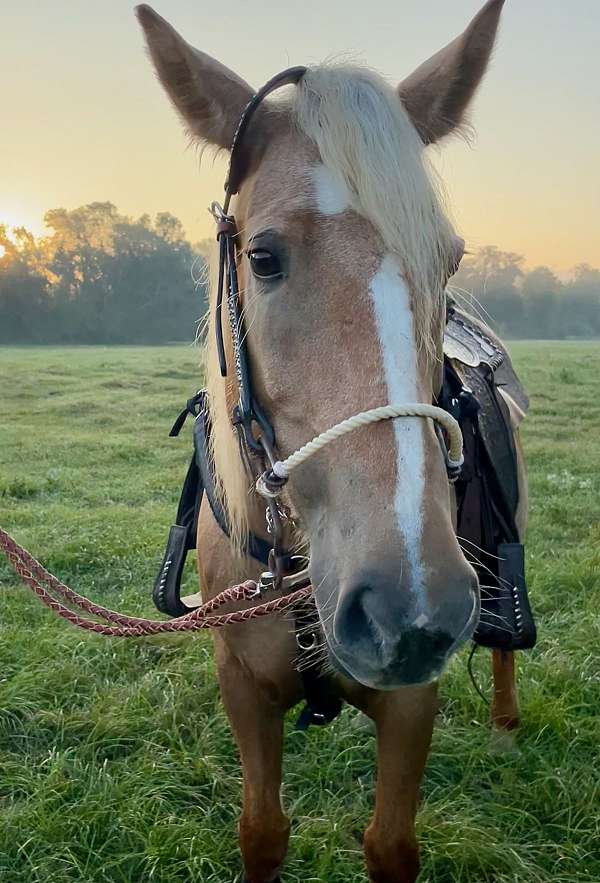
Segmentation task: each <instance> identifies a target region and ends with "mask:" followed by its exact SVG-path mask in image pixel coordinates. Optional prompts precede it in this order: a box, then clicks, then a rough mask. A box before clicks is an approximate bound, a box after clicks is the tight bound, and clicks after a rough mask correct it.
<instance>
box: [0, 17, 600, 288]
mask: <svg viewBox="0 0 600 883" xmlns="http://www.w3.org/2000/svg"><path fill="white" fill-rule="evenodd" d="M153 5H154V8H155V9H156V10H157V11H158V12H160V13H161V15H163V16H164V17H165V18H167V19H169V20H170V21H171V22H172V23H173V24H174V25H175V27H177V29H178V30H179V31H180V32H181V33H182V34H183V35H184V37H185V38H186V39H187V40H188V41H189V42H191V43H193V44H194V45H196V46H197V47H198V48H200V49H202V50H204V51H205V52H208V53H210V54H211V55H213V56H215V57H217V58H218V59H219V60H220V61H222V62H224V63H225V64H227V65H229V66H230V67H233V68H235V69H236V70H237V71H238V73H240V74H241V75H242V76H243V77H244V78H245V79H247V80H248V81H249V82H250V83H251V84H252V85H254V86H259V85H261V84H262V82H263V81H264V80H266V79H268V78H269V77H270V76H271V75H272V74H274V73H276V72H277V71H279V70H280V69H281V68H284V67H286V66H288V65H290V64H305V63H311V62H315V61H320V60H322V59H324V58H326V57H328V56H330V55H332V54H335V53H340V52H346V51H351V52H352V53H354V54H355V55H356V56H357V57H358V58H359V59H361V60H364V61H365V62H367V63H369V64H370V65H372V66H373V67H375V68H377V69H378V70H379V71H380V72H381V73H383V74H384V75H385V76H387V77H389V78H390V79H392V80H398V79H401V78H402V77H403V76H405V75H407V74H408V73H410V72H411V71H412V70H413V68H414V67H416V66H417V65H418V64H419V63H420V62H421V61H423V60H424V59H425V58H426V57H428V56H429V55H431V54H432V53H433V52H435V51H437V50H438V49H439V48H441V46H442V45H444V44H445V43H447V42H448V41H449V40H450V39H451V38H452V37H454V36H456V34H457V33H458V32H459V31H461V30H462V29H463V27H464V26H465V25H466V24H467V22H468V21H469V19H470V18H471V17H472V15H473V14H474V13H475V12H476V11H477V9H478V8H479V6H480V5H481V4H480V2H479V0H369V2H367V3H359V2H358V0H304V2H293V3H292V2H288V0H254V2H252V3H250V2H239V0H228V2H227V3H215V2H208V0H205V2H198V0H155V2H154V3H153ZM503 16H504V17H503V22H502V25H501V31H500V37H499V42H498V47H497V51H496V55H495V58H494V61H493V65H492V68H491V70H490V71H489V73H488V76H487V78H486V80H485V82H484V85H483V87H482V89H481V91H480V93H479V95H478V97H477V99H476V102H475V105H474V107H473V113H472V122H473V123H474V125H475V129H476V132H477V137H476V140H475V142H474V144H473V145H472V146H468V145H466V144H465V143H464V142H462V141H449V142H447V143H445V144H444V146H443V147H441V148H440V149H439V151H438V152H437V160H436V161H437V163H438V165H439V168H440V169H441V171H442V174H443V177H444V179H445V181H446V184H447V187H448V190H449V194H450V201H451V205H452V208H453V214H454V218H455V221H456V222H457V226H458V229H459V230H460V232H461V233H462V235H463V236H464V237H465V238H466V240H467V244H468V247H469V248H471V249H476V248H477V247H479V246H481V245H487V244H494V245H498V246H499V247H500V248H502V249H506V250H512V251H517V252H520V253H522V254H524V255H525V256H526V259H527V264H528V265H529V266H535V265H537V264H540V263H545V264H548V265H550V266H551V267H553V268H554V269H555V270H557V271H559V272H563V271H565V270H567V269H568V268H569V267H571V266H573V265H574V264H576V263H579V262H583V261H587V262H589V263H592V264H595V265H596V266H598V265H599V264H600V86H599V84H600V49H599V46H600V3H599V2H598V0H572V2H566V0H507V2H506V6H505V10H504V13H503ZM0 83H1V84H2V98H1V102H0V107H1V120H2V122H1V126H2V136H1V138H0V222H5V223H8V224H10V225H17V224H24V225H25V226H28V227H29V228H31V229H33V231H34V232H36V233H39V232H41V231H42V230H43V226H42V216H43V213H44V211H45V210H46V209H48V208H56V207H65V208H68V209H70V208H75V207H76V206H78V205H81V204H83V203H86V202H91V201H94V200H102V201H104V200H110V201H112V202H114V203H115V204H116V205H117V207H118V208H119V209H120V211H121V212H123V213H125V214H130V215H140V214H142V213H145V212H150V213H151V214H153V213H155V212H158V211H171V212H173V213H174V214H176V215H177V216H178V217H179V218H181V220H182V221H183V224H184V226H185V228H186V230H187V232H188V235H189V236H190V238H192V239H193V240H196V239H201V238H204V237H206V236H209V235H212V224H211V219H210V218H209V216H208V213H207V211H206V207H207V205H208V204H209V202H210V201H211V200H212V199H214V198H217V197H219V196H220V195H221V191H222V180H223V173H224V170H223V162H222V161H218V162H215V163H213V161H212V159H211V158H210V157H209V156H208V154H206V155H205V157H204V159H203V161H202V165H201V166H200V164H199V160H198V155H197V153H196V152H195V151H194V150H191V149H188V147H187V144H186V139H185V137H184V135H183V133H182V130H181V128H180V126H179V124H178V121H177V118H176V117H175V114H174V112H173V111H172V110H171V108H170V105H169V104H168V102H167V99H166V97H165V96H164V95H163V94H162V92H161V89H160V87H159V85H158V83H157V82H156V80H155V79H154V76H153V73H152V71H151V68H150V65H149V62H148V61H147V59H146V57H145V53H144V49H143V44H142V37H141V33H140V30H139V28H138V26H137V22H136V21H135V18H134V15H133V3H131V2H129V0H92V2H90V0H43V2H40V0H37V2H34V0H18V2H17V0H3V2H2V16H1V32H0Z"/></svg>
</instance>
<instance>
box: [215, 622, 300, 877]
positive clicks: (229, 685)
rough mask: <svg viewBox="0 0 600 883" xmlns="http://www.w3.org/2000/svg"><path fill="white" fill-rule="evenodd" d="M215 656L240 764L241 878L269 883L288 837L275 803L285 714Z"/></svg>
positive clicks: (227, 659) (229, 659) (226, 657)
mask: <svg viewBox="0 0 600 883" xmlns="http://www.w3.org/2000/svg"><path fill="white" fill-rule="evenodd" d="M242 627H243V626H242ZM219 656H220V657H221V658H220V659H219V663H218V667H219V683H220V686H221V695H222V699H223V703H224V705H225V710H226V712H227V715H228V717H229V721H230V724H231V728H232V731H233V735H234V737H235V740H236V742H237V745H238V748H239V752H240V759H241V763H242V775H243V783H244V791H243V809H242V815H241V818H240V827H239V835H240V849H241V852H242V858H243V862H244V874H245V876H244V878H243V879H244V881H245V883H272V881H278V880H279V877H278V873H279V868H280V866H281V864H282V862H283V859H284V858H285V854H286V852H287V847H288V839H289V832H290V823H289V821H288V819H287V817H286V816H285V814H284V812H283V809H282V807H281V799H280V787H281V762H282V751H283V717H284V713H285V711H284V708H283V707H282V706H280V705H278V704H275V703H274V702H273V700H272V699H271V698H270V697H269V696H268V695H267V694H266V692H265V690H264V689H262V688H261V687H260V686H259V685H258V684H257V683H256V682H255V680H254V678H253V677H252V676H251V675H250V674H249V673H248V672H247V671H246V670H245V669H244V668H243V667H242V665H240V663H239V662H237V661H236V659H235V658H234V657H233V656H231V655H230V654H228V653H227V652H226V653H225V654H222V653H220V654H219Z"/></svg>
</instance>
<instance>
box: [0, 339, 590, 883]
mask: <svg viewBox="0 0 600 883" xmlns="http://www.w3.org/2000/svg"><path fill="white" fill-rule="evenodd" d="M512 350H513V353H514V357H515V362H516V365H517V368H518V370H519V371H520V372H521V374H522V376H523V378H524V379H525V381H526V384H527V386H528V388H529V390H530V392H531V396H532V409H531V415H530V418H529V419H528V421H527V422H526V425H525V428H524V438H525V445H526V451H527V455H528V459H529V470H530V492H531V520H530V530H529V536H528V547H527V548H528V555H527V562H528V574H529V584H530V588H531V596H532V599H533V603H534V606H535V610H536V612H537V617H538V625H539V633H540V640H539V644H538V647H537V648H536V649H535V650H534V651H533V652H531V653H528V654H523V655H522V656H521V657H520V693H521V702H522V719H523V726H522V729H521V730H520V732H519V734H518V737H517V741H516V745H515V746H514V747H513V748H512V749H511V750H504V751H500V750H498V745H497V744H496V743H495V742H494V741H493V740H491V738H490V730H489V727H488V721H487V714H488V710H487V708H486V706H485V705H484V704H483V702H482V701H481V699H480V698H479V697H478V696H477V695H476V693H475V692H474V690H473V688H472V687H471V685H470V683H469V681H468V678H467V675H466V670H465V654H464V653H463V654H462V655H461V656H460V657H459V658H457V659H456V660H455V661H454V663H453V665H452V666H451V670H450V672H449V673H448V675H447V676H446V677H445V679H444V680H443V683H442V687H441V693H442V699H443V710H442V712H441V714H440V717H439V721H438V726H437V729H436V734H435V740H434V746H433V751H432V754H431V758H430V762H429V766H428V772H427V777H426V781H425V786H424V798H423V804H422V807H421V810H420V814H419V822H418V827H419V836H420V839H421V843H422V846H423V872H422V877H421V879H422V880H423V881H424V883H426V881H428V883H454V881H460V883H481V881H497V883H516V881H519V883H542V881H543V883H550V881H552V883H575V881H577V883H584V881H589V883H592V881H594V883H598V881H599V880H600V756H599V745H600V579H599V572H600V552H599V549H600V521H599V518H600V503H599V500H600V469H599V467H600V403H599V397H598V379H599V378H600V345H599V344H597V343H589V344H575V343H573V344H571V343H558V344H556V343H548V342H544V343H518V344H514V345H513V347H512ZM196 362H197V354H196V353H195V352H194V350H192V349H191V348H185V347H173V348H167V347H165V348H157V349H144V348H140V349H134V348H115V349H105V348H100V347H98V348H89V349H83V348H82V349H79V348H65V349H42V348H32V349H17V348H15V349H10V348H9V349H5V350H4V351H3V352H1V353H0V408H1V418H0V420H1V429H0V524H1V525H2V526H3V527H4V528H5V529H7V530H9V531H10V532H11V533H13V534H14V535H15V536H16V538H17V539H18V540H19V541H20V542H21V543H23V544H24V545H25V546H26V547H27V548H29V549H30V550H31V551H32V552H33V554H35V555H36V557H38V558H40V559H41V560H42V561H43V562H44V563H45V564H46V565H47V566H48V567H49V569H50V570H51V571H52V572H53V573H56V574H57V575H59V576H60V577H61V578H63V579H64V580H65V581H66V582H67V583H68V584H70V585H72V586H74V587H75V588H78V589H79V590H80V591H82V592H83V593H84V594H87V595H90V596H93V597H94V598H95V599H98V600H100V601H101V602H106V603H108V604H109V605H110V606H112V607H117V608H120V609H124V610H128V611H131V612H142V611H143V612H144V613H146V614H152V613H153V608H152V604H151V600H150V589H151V584H152V580H153V577H154V574H155V570H156V568H157V566H158V564H159V561H160V557H161V552H162V549H161V546H162V544H163V542H164V539H165V537H166V532H167V529H168V526H169V525H170V524H171V522H172V519H173V516H174V512H175V505H176V500H177V495H178V491H179V488H180V483H181V481H182V479H183V475H184V472H185V469H186V466H187V461H188V457H189V452H190V439H189V436H188V435H187V434H186V433H183V436H182V438H180V439H179V440H173V439H168V438H167V433H168V430H169V428H170V423H171V421H172V419H173V417H174V415H175V414H176V412H177V411H178V409H179V407H180V405H181V404H182V403H183V402H184V401H185V399H186V398H187V397H188V396H189V394H190V393H191V392H192V391H193V390H194V389H195V388H196V386H197V385H198V381H197V378H198V372H197V370H196ZM0 577H1V579H2V589H1V590H0V880H1V881H2V883H67V881H69V883H72V881H76V883H84V881H85V883H88V881H89V883H105V881H106V883H109V881H110V883H121V881H122V883H130V881H135V883H138V881H157V883H175V881H186V883H190V881H202V883H226V881H227V883H228V881H232V880H233V879H234V877H235V875H236V873H237V872H238V870H239V865H238V857H237V852H236V836H235V827H236V817H237V813H238V810H239V787H240V779H239V770H238V765H237V760H236V753H235V749H234V745H233V743H232V739H231V737H230V735H229V731H228V728H227V724H226V720H225V717H224V714H223V711H222V709H221V707H220V704H219V699H218V693H217V687H216V684H215V676H214V668H213V662H212V658H211V644H210V639H209V638H207V637H200V638H194V639H187V638H180V639H178V640H177V642H176V643H173V642H172V641H170V642H168V643H164V644H161V643H152V644H148V643H146V644H144V643H126V642H122V643H121V642H118V641H110V640H107V639H105V638H99V637H95V636H89V635H86V634H85V633H83V632H79V631H76V630H74V629H72V628H70V627H69V626H67V625H65V624H63V623H62V622H61V621H59V620H58V619H56V618H54V617H53V616H52V615H51V614H50V613H49V612H48V611H46V609H45V608H43V607H42V606H41V605H40V604H39V603H38V602H37V601H36V600H35V599H33V598H32V596H30V595H29V594H26V593H25V591H24V590H23V589H21V588H19V586H18V584H17V582H16V581H15V580H14V579H13V578H12V576H11V573H10V572H9V570H8V567H7V566H6V565H5V564H4V562H0ZM188 584H189V586H190V591H194V589H193V588H192V586H193V585H194V574H193V573H192V572H190V573H189V574H188ZM476 673H477V677H478V678H479V680H480V682H481V684H482V685H483V686H484V689H487V690H489V659H488V654H486V653H484V652H480V653H479V654H478V657H477V658H476ZM372 785H373V739H372V736H371V734H370V732H369V730H368V728H365V727H364V726H363V725H362V719H361V718H360V716H359V715H358V714H357V713H355V712H353V711H352V710H350V709H346V710H345V711H344V713H343V715H342V717H341V718H340V719H339V720H338V721H337V722H336V723H335V724H334V725H333V726H331V727H330V728H328V729H325V730H312V731H310V732H309V733H308V734H299V733H294V732H293V731H292V727H291V722H290V732H289V736H288V740H287V755H286V775H285V786H284V797H285V802H286V805H287V807H288V810H289V812H290V814H291V816H292V817H293V829H292V838H291V844H290V854H289V858H288V861H287V864H286V869H285V874H284V880H285V883H300V881H302V883H322V881H326V883H358V881H362V880H364V879H365V876H364V871H363V864H362V856H361V850H360V845H359V842H358V840H357V837H356V832H357V830H359V829H360V828H361V827H362V826H364V825H365V824H366V822H367V819H368V817H369V811H370V806H371V791H372Z"/></svg>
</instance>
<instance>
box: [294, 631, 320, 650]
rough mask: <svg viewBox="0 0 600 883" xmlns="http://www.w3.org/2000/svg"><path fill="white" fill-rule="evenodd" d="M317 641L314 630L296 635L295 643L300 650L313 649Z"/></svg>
mask: <svg viewBox="0 0 600 883" xmlns="http://www.w3.org/2000/svg"><path fill="white" fill-rule="evenodd" d="M305 639H306V640H305ZM318 643H319V638H318V635H317V633H316V632H303V633H301V634H297V635H296V644H297V645H298V647H299V648H300V650H306V651H308V650H314V649H315V647H316V646H317V645H318Z"/></svg>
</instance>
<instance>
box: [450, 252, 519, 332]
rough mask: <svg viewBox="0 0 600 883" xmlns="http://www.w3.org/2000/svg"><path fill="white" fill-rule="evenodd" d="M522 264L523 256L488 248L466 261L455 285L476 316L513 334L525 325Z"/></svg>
mask: <svg viewBox="0 0 600 883" xmlns="http://www.w3.org/2000/svg"><path fill="white" fill-rule="evenodd" d="M522 264H523V257H522V256H521V255H519V254H515V253H514V252H509V251H501V250H500V249H498V248H496V246H493V245H488V246H485V248H482V249H480V251H478V252H477V253H476V254H474V255H467V256H466V257H465V258H464V259H463V261H462V263H461V266H460V268H459V271H458V273H457V274H456V276H455V277H454V278H453V279H452V283H451V285H452V286H453V287H454V286H455V287H457V288H458V289H459V292H460V291H461V290H462V293H463V295H466V298H467V305H468V306H470V307H471V309H473V310H474V312H476V313H479V314H480V315H481V316H482V318H485V319H487V320H488V321H489V320H491V321H492V322H493V323H495V325H496V327H497V328H498V330H499V331H500V332H501V333H503V334H511V333H514V332H515V330H517V329H518V328H519V327H521V325H522V321H523V299H522V296H521V290H520V283H521V280H522V278H523V275H524V273H523V269H522Z"/></svg>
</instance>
